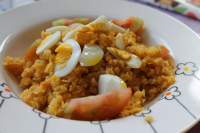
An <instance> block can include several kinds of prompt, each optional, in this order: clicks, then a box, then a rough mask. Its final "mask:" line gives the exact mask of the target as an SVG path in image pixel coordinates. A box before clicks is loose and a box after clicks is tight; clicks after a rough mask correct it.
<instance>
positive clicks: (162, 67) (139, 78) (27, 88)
mask: <svg viewBox="0 0 200 133" xmlns="http://www.w3.org/2000/svg"><path fill="white" fill-rule="evenodd" d="M144 30H145V28H144V22H143V21H142V20H141V19H139V18H137V17H129V18H127V19H113V20H110V19H108V18H106V17H105V16H100V17H98V18H96V19H92V18H63V19H59V20H55V21H53V22H52V27H49V28H48V29H46V30H44V31H42V32H41V37H40V38H38V39H36V40H35V41H34V43H33V44H32V45H31V46H30V47H29V49H27V50H26V52H25V55H24V56H23V57H10V56H7V57H5V60H4V66H5V68H6V69H7V71H9V72H10V73H11V74H12V75H14V76H15V77H16V79H17V81H18V82H19V85H20V87H21V88H23V91H22V93H21V94H20V97H21V99H22V100H23V101H24V102H25V103H27V104H28V105H30V106H32V107H33V108H36V109H38V110H40V111H43V112H46V113H48V114H51V115H55V116H58V117H63V118H68V119H75V120H105V119H115V118H120V117H125V116H129V115H133V114H135V113H138V112H140V111H142V109H143V107H144V105H145V104H146V103H148V102H150V101H151V100H153V99H154V98H155V97H156V96H157V95H159V94H160V93H162V92H163V91H164V90H165V89H166V88H168V87H169V86H170V85H171V84H173V83H174V82H175V75H174V62H173V59H172V57H171V56H170V55H169V51H168V49H167V48H166V47H165V46H163V45H155V46H149V45H147V44H144V43H143V36H142V35H143V31H144Z"/></svg>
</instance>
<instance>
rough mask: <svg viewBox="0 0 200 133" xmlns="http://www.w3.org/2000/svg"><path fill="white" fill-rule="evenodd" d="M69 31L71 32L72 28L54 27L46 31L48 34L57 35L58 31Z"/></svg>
mask: <svg viewBox="0 0 200 133" xmlns="http://www.w3.org/2000/svg"><path fill="white" fill-rule="evenodd" d="M68 30H70V28H69V27H67V26H53V27H50V28H48V29H46V32H50V33H55V32H57V31H68Z"/></svg>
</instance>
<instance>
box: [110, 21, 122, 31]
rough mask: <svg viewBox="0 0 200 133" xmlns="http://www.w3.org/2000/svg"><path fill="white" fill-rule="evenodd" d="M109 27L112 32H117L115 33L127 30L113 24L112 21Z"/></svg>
mask: <svg viewBox="0 0 200 133" xmlns="http://www.w3.org/2000/svg"><path fill="white" fill-rule="evenodd" d="M107 26H108V28H109V29H110V30H113V31H115V32H120V33H123V32H125V29H124V28H122V27H120V26H118V25H116V24H114V23H112V22H111V21H109V22H108V24H107Z"/></svg>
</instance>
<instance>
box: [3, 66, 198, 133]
mask: <svg viewBox="0 0 200 133" xmlns="http://www.w3.org/2000/svg"><path fill="white" fill-rule="evenodd" d="M197 71H199V67H198V66H197V65H196V64H195V63H194V62H185V63H178V64H177V65H176V70H175V75H176V76H182V77H183V78H187V77H192V78H195V79H196V80H198V81H199V82H200V78H199V77H198V75H196V72H197ZM181 94H182V93H181V90H180V89H179V87H178V85H172V86H171V87H170V88H168V89H167V90H166V91H165V92H163V93H162V94H161V95H160V99H159V101H161V100H166V101H171V100H175V101H176V102H177V103H178V104H179V105H180V106H181V107H182V109H184V110H185V112H187V113H188V114H189V115H190V116H191V117H192V118H193V119H194V120H197V116H195V114H194V113H193V112H192V111H191V110H190V109H189V108H188V107H187V106H186V105H184V104H183V103H182V101H181V100H180V99H179V98H178V97H179V96H181ZM10 99H16V100H19V101H21V100H20V99H19V98H18V97H17V96H16V95H15V94H14V93H13V92H12V91H11V89H10V88H9V87H8V86H7V84H6V83H1V84H0V109H1V108H2V106H3V105H4V103H5V101H9V100H10ZM159 101H158V102H159ZM32 111H33V112H34V113H35V114H36V116H38V117H39V118H41V120H43V121H44V123H43V126H42V127H43V128H42V129H41V133H46V129H47V128H48V121H49V120H51V119H60V118H57V117H54V116H51V115H48V114H45V113H43V112H40V111H38V110H37V109H33V108H32ZM152 112H153V110H152V109H151V108H147V109H145V110H143V111H142V112H140V113H137V114H136V115H134V116H135V117H142V118H145V117H146V116H148V115H151V113H152ZM144 121H145V120H144ZM108 122H109V120H107V121H91V122H90V124H92V125H97V126H99V130H100V133H105V131H104V127H103V124H102V123H104V124H106V123H108ZM145 123H146V124H148V125H149V126H150V128H151V129H152V132H153V133H158V131H157V129H156V127H155V126H154V124H153V122H152V123H149V122H146V121H145Z"/></svg>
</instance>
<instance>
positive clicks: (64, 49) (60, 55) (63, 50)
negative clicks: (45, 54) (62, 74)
mask: <svg viewBox="0 0 200 133" xmlns="http://www.w3.org/2000/svg"><path fill="white" fill-rule="evenodd" d="M55 52H56V53H57V54H56V56H55V64H57V65H60V66H63V67H64V66H65V65H66V63H67V62H66V60H68V59H69V58H70V56H71V54H72V47H71V46H70V45H69V44H67V43H60V45H59V46H58V47H57V48H56V49H55Z"/></svg>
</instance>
